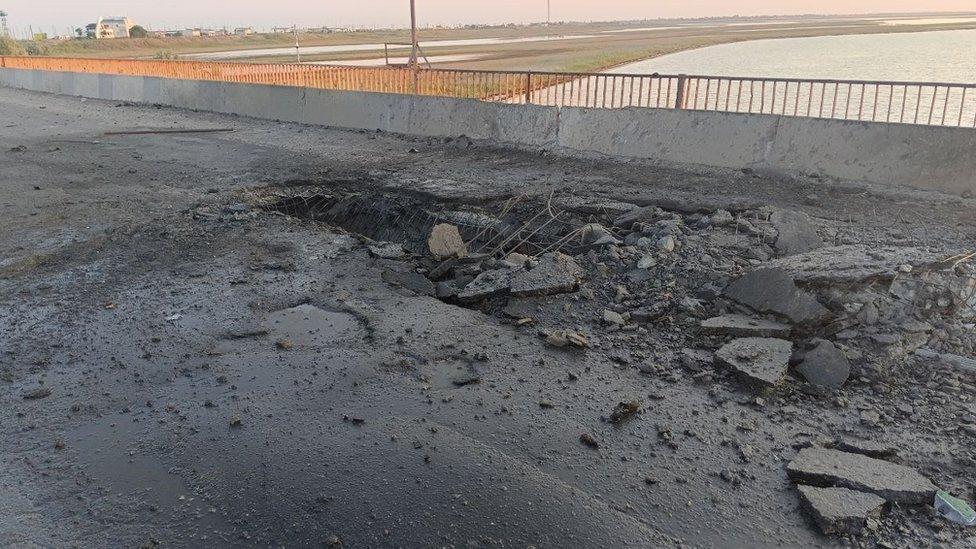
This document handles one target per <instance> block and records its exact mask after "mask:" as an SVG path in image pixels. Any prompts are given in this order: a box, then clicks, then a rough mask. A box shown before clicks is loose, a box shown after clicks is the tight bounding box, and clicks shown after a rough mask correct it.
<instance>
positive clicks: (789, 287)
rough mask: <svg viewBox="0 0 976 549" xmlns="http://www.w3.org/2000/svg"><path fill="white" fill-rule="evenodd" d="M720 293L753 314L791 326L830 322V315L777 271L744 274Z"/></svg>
mask: <svg viewBox="0 0 976 549" xmlns="http://www.w3.org/2000/svg"><path fill="white" fill-rule="evenodd" d="M724 293H725V295H726V296H728V297H729V298H731V299H733V300H735V301H737V302H738V303H741V304H743V305H746V306H748V307H750V308H752V309H753V310H756V311H759V312H763V313H773V314H776V315H779V316H782V317H785V318H788V319H789V320H790V321H791V322H793V323H794V324H804V325H809V324H818V323H821V322H824V321H826V320H827V319H829V318H830V311H829V310H827V308H826V307H824V306H823V305H821V304H820V302H819V301H817V300H816V298H814V297H813V296H812V295H810V294H808V293H807V292H804V291H803V290H801V289H799V288H797V287H796V284H795V283H794V282H793V277H792V276H790V274H789V273H788V272H786V271H785V270H784V269H781V268H773V269H758V270H755V271H752V272H749V273H746V274H745V275H743V276H742V277H740V278H739V279H737V280H735V281H734V282H732V283H731V284H729V286H728V287H727V288H725V292H724Z"/></svg>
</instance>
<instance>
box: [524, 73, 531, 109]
mask: <svg viewBox="0 0 976 549" xmlns="http://www.w3.org/2000/svg"><path fill="white" fill-rule="evenodd" d="M529 103H532V73H531V72H527V73H525V104H526V105H528V104H529Z"/></svg>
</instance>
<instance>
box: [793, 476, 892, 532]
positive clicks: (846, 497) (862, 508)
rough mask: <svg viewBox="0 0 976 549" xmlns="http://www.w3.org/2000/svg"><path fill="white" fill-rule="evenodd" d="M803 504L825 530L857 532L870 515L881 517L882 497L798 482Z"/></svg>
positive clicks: (822, 529)
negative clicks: (804, 484)
mask: <svg viewBox="0 0 976 549" xmlns="http://www.w3.org/2000/svg"><path fill="white" fill-rule="evenodd" d="M796 489H797V490H799V491H800V499H801V500H802V501H803V506H804V508H806V509H807V510H808V511H809V512H810V514H811V515H813V519H814V521H815V522H816V523H817V526H819V527H820V530H821V531H823V533H824V534H828V535H829V534H838V535H842V536H846V535H855V536H856V535H858V534H860V533H861V532H862V531H863V530H864V527H865V525H866V523H867V519H869V518H875V519H876V518H880V517H881V511H882V509H883V508H884V504H885V500H884V499H882V498H880V497H878V496H876V495H874V494H868V493H865V492H856V491H854V490H848V489H847V488H817V487H815V486H803V485H800V486H797V487H796Z"/></svg>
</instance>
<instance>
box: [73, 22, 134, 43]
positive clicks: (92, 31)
mask: <svg viewBox="0 0 976 549" xmlns="http://www.w3.org/2000/svg"><path fill="white" fill-rule="evenodd" d="M134 26H136V25H135V23H133V22H132V20H131V19H129V18H128V17H99V18H98V21H97V22H95V23H89V24H88V25H86V26H85V36H86V37H88V38H95V39H98V40H101V39H107V38H128V37H129V31H130V30H132V27H134Z"/></svg>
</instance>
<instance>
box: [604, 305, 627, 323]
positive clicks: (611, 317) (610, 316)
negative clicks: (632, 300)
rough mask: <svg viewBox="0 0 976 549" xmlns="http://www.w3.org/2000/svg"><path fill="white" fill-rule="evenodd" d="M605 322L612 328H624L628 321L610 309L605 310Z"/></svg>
mask: <svg viewBox="0 0 976 549" xmlns="http://www.w3.org/2000/svg"><path fill="white" fill-rule="evenodd" d="M603 322H604V323H606V324H610V325H612V326H623V325H625V324H627V320H626V319H625V318H624V317H623V315H621V314H620V313H618V312H615V311H611V310H610V309H604V310H603Z"/></svg>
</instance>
